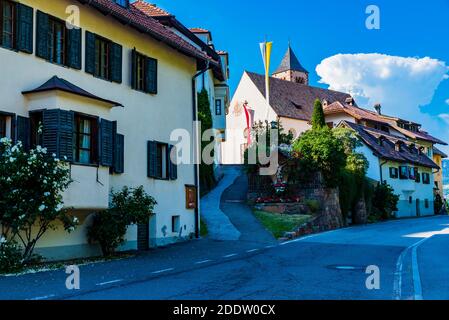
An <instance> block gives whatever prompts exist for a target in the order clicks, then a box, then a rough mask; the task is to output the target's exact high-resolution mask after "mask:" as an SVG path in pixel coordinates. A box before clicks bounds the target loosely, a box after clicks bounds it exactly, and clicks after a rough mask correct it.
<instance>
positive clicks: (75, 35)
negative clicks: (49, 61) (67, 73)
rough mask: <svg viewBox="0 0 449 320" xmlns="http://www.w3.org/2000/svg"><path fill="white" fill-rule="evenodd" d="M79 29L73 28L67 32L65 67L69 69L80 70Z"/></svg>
mask: <svg viewBox="0 0 449 320" xmlns="http://www.w3.org/2000/svg"><path fill="white" fill-rule="evenodd" d="M81 33H82V31H81V28H75V27H74V26H72V29H68V30H67V40H68V49H67V54H68V57H67V65H68V66H69V67H70V68H74V69H77V70H81Z"/></svg>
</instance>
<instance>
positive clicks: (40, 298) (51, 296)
mask: <svg viewBox="0 0 449 320" xmlns="http://www.w3.org/2000/svg"><path fill="white" fill-rule="evenodd" d="M53 297H56V295H55V294H49V295H48V296H43V297H36V298H31V299H30V300H46V299H49V298H53Z"/></svg>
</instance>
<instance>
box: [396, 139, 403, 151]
mask: <svg viewBox="0 0 449 320" xmlns="http://www.w3.org/2000/svg"><path fill="white" fill-rule="evenodd" d="M401 145H402V142H400V141H398V142H396V143H395V144H394V149H395V150H396V151H397V152H401Z"/></svg>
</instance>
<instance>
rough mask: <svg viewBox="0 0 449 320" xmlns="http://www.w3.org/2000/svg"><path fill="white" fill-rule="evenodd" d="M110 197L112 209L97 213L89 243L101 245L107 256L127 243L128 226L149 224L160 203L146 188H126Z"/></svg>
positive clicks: (90, 229) (91, 227) (90, 230)
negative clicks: (155, 208)
mask: <svg viewBox="0 0 449 320" xmlns="http://www.w3.org/2000/svg"><path fill="white" fill-rule="evenodd" d="M111 197H112V201H111V207H110V208H109V209H108V210H105V211H102V212H98V213H97V214H96V215H95V217H94V220H93V224H92V226H90V227H89V229H88V237H89V240H90V241H91V242H94V241H96V242H98V243H99V244H100V247H101V250H102V252H103V255H105V256H110V255H112V254H114V252H115V250H116V249H117V247H118V246H120V245H121V244H123V243H124V242H125V235H126V230H127V228H128V226H130V225H132V224H146V223H147V222H148V220H149V219H150V217H151V216H152V215H153V210H154V206H155V205H156V204H157V202H156V200H155V199H154V198H153V197H151V196H150V195H148V194H147V193H146V192H145V190H144V188H143V186H140V187H138V188H135V189H131V188H128V187H123V189H122V190H121V191H119V192H116V193H115V192H114V191H112V193H111Z"/></svg>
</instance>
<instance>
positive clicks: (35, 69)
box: [0, 0, 197, 259]
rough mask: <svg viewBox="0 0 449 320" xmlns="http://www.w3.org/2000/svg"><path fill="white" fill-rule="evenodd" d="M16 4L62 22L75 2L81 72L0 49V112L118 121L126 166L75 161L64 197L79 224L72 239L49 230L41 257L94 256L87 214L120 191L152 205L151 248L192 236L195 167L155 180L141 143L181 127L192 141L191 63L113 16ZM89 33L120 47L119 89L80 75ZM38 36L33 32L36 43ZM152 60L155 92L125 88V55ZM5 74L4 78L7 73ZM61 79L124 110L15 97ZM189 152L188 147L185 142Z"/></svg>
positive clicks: (132, 237) (60, 97)
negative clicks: (115, 168) (141, 191)
mask: <svg viewBox="0 0 449 320" xmlns="http://www.w3.org/2000/svg"><path fill="white" fill-rule="evenodd" d="M21 3H24V4H27V5H28V6H31V7H33V8H34V25H36V10H41V11H43V12H45V13H47V14H49V15H52V16H54V17H58V18H60V19H63V20H64V19H65V18H66V17H67V15H66V8H67V7H68V6H69V5H73V4H77V5H78V6H79V8H80V10H81V11H80V14H81V28H82V43H83V44H82V62H83V63H82V69H81V70H75V69H70V68H67V67H62V66H59V65H56V64H52V63H49V62H47V61H44V60H43V59H40V58H38V57H36V55H35V53H33V54H24V53H20V52H15V51H12V50H7V49H4V48H1V47H0V70H1V73H2V75H4V76H3V77H1V78H0V88H1V90H0V96H1V101H2V102H1V105H0V111H2V112H9V113H14V114H16V115H20V116H24V117H28V116H29V112H30V111H32V110H35V109H54V108H59V109H63V110H70V111H76V112H82V113H86V114H89V115H92V116H97V117H101V118H104V119H107V120H111V121H117V127H118V128H117V129H118V130H117V131H118V133H120V134H123V135H124V137H125V162H124V167H125V168H124V173H123V174H114V175H110V174H109V168H107V167H102V166H83V165H76V164H73V165H72V166H71V174H72V178H73V179H74V183H72V184H71V186H70V187H69V189H68V190H67V191H66V192H65V194H64V200H65V204H66V206H67V207H74V208H75V210H74V214H75V215H76V216H78V217H79V218H80V221H81V225H80V226H79V227H78V229H77V230H76V231H75V232H74V233H71V234H67V233H65V232H64V231H63V230H62V228H59V229H58V230H57V231H54V232H52V231H49V232H48V234H47V235H46V236H45V237H44V238H43V239H42V240H41V241H39V242H38V244H37V252H38V253H41V254H43V255H44V256H46V257H47V258H51V259H62V258H73V257H78V256H86V255H89V254H98V253H99V248H98V247H97V246H92V245H89V244H88V239H87V236H86V234H87V227H88V225H89V222H90V219H91V218H92V214H93V213H94V212H96V211H97V210H99V209H105V208H107V207H108V202H109V194H110V191H111V189H112V188H113V189H114V190H119V189H121V188H122V187H123V186H129V187H138V186H140V185H143V186H144V188H145V190H146V191H147V192H148V193H149V194H150V195H152V196H153V197H154V198H155V199H156V200H157V202H158V204H157V206H156V208H155V216H154V217H153V218H152V219H151V221H150V223H149V237H150V244H151V245H165V244H169V243H173V242H176V241H180V240H184V239H187V238H190V237H192V236H194V234H195V230H196V229H195V228H196V225H195V224H196V221H195V211H194V210H190V209H186V192H185V188H186V186H187V185H188V186H191V185H194V184H195V175H194V165H193V164H182V165H179V167H178V178H177V179H176V180H171V181H168V180H167V181H166V180H155V179H152V178H148V177H147V155H148V152H147V142H148V141H150V140H152V141H160V142H164V143H171V144H176V141H170V135H171V133H172V131H173V130H175V129H184V130H186V131H187V132H189V134H190V135H191V136H193V131H194V130H193V124H192V123H193V112H192V110H193V106H192V101H193V100H192V77H193V76H194V75H195V73H196V72H197V69H196V66H197V62H196V60H195V59H194V58H190V57H187V56H186V55H183V54H181V53H180V52H178V51H176V50H174V49H172V48H170V47H168V46H167V45H165V44H164V43H163V42H160V41H157V40H154V39H153V38H151V37H150V36H147V35H145V34H142V33H140V32H138V31H136V30H134V29H132V28H131V27H128V26H124V25H123V24H121V23H119V22H117V21H116V20H114V19H113V18H112V17H106V16H104V15H103V14H101V13H100V12H98V11H96V10H94V9H92V8H90V7H89V6H81V5H79V3H78V2H76V1H69V0H58V1H45V0H23V1H21ZM86 30H88V31H91V32H95V33H96V34H98V35H101V36H102V37H105V38H107V39H110V40H112V41H114V42H116V43H118V44H120V45H122V46H123V59H122V63H123V65H122V71H123V82H122V83H121V84H117V83H113V82H109V81H104V80H101V79H99V78H95V77H93V76H92V75H90V74H87V73H86V72H85V71H84V70H85V58H84V57H85V39H86V38H85V32H86ZM35 43H36V34H34V44H35ZM133 48H136V49H137V50H138V51H139V52H141V53H143V54H146V55H148V56H150V57H153V58H155V59H157V60H158V68H159V71H158V93H157V94H155V95H150V94H145V93H142V92H138V91H135V90H133V89H131V84H130V76H128V75H130V74H131V70H130V68H131V61H130V55H131V50H132V49H133ZM5 75H7V76H5ZM55 75H56V76H58V77H60V78H63V79H65V80H67V81H69V82H71V83H73V84H75V85H77V86H79V87H81V88H83V89H84V90H86V91H88V92H90V93H93V94H95V95H97V96H99V97H102V98H104V99H108V100H112V101H117V102H120V103H121V104H123V106H124V107H123V108H120V107H115V108H111V106H108V105H106V104H104V103H100V102H98V101H96V100H93V99H88V98H83V97H79V96H76V95H72V94H61V93H60V92H59V91H52V92H48V93H42V94H32V95H26V96H25V95H23V94H22V93H21V92H22V91H26V90H31V89H34V88H36V87H38V86H40V85H42V84H43V83H44V82H46V81H47V80H49V79H50V78H51V77H53V76H55ZM191 148H192V149H191V150H190V152H191V154H193V144H191ZM173 216H179V219H180V228H179V230H177V231H176V232H173V230H174V229H173V228H172V217H173ZM126 241H127V242H126V244H125V246H124V247H123V248H122V249H137V226H131V227H130V228H129V230H128V234H127V237H126Z"/></svg>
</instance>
